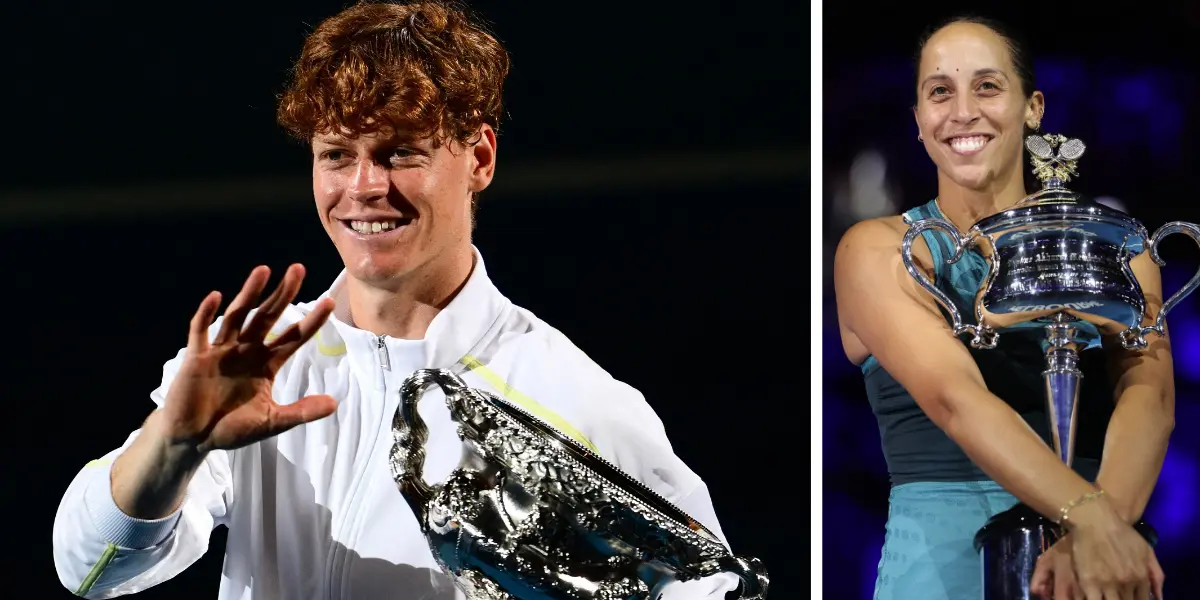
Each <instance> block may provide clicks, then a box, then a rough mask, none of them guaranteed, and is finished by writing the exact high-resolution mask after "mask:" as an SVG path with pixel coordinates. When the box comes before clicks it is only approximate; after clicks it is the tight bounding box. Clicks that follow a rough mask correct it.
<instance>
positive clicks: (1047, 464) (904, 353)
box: [834, 221, 1120, 525]
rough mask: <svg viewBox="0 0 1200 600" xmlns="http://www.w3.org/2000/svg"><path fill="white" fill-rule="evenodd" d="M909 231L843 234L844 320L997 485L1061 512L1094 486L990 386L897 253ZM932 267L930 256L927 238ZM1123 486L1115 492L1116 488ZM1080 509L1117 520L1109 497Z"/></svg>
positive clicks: (838, 286) (869, 225) (1079, 515)
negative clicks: (995, 393) (991, 389)
mask: <svg viewBox="0 0 1200 600" xmlns="http://www.w3.org/2000/svg"><path fill="white" fill-rule="evenodd" d="M902 239H903V234H902V233H901V232H900V231H898V230H897V228H896V227H894V226H892V225H890V224H888V223H887V222H884V221H865V222H862V223H859V224H857V225H855V226H854V227H852V228H851V229H850V230H849V231H848V232H846V234H845V236H844V237H843V238H842V241H841V243H840V244H839V246H838V249H837V255H836V257H835V259H834V286H835V290H836V293H837V305H838V317H839V320H840V322H841V325H842V327H844V328H846V329H848V330H849V331H850V332H852V333H853V334H854V335H855V336H856V337H857V338H858V339H859V340H860V341H861V342H862V343H863V344H864V345H865V346H866V348H867V350H868V351H869V352H870V353H871V354H872V355H874V356H875V358H876V359H877V360H878V361H879V363H880V365H881V366H882V367H883V368H884V369H887V372H888V373H890V374H891V375H892V376H893V377H894V378H895V379H896V381H898V382H899V383H900V384H901V385H903V386H904V388H905V389H906V390H907V391H908V392H909V393H910V394H911V395H912V397H913V398H914V399H915V400H916V401H917V404H918V405H919V406H920V407H921V408H922V410H924V411H925V414H926V415H928V416H929V418H930V419H931V420H932V421H933V422H934V423H935V424H936V425H937V426H938V427H940V428H941V429H942V430H943V431H945V432H946V433H947V435H949V436H950V438H951V439H953V440H954V441H955V442H956V443H957V444H958V445H959V446H960V447H961V448H962V449H963V450H964V451H965V452H966V454H967V456H969V457H970V458H971V460H972V461H974V462H975V464H977V465H979V467H980V468H981V469H983V471H984V472H985V473H987V474H988V476H990V477H991V478H992V479H994V480H995V481H996V482H997V483H999V484H1000V485H1001V486H1003V487H1004V488H1005V489H1007V490H1008V491H1009V492H1010V493H1012V494H1013V495H1014V496H1016V497H1017V498H1019V499H1020V500H1021V501H1022V502H1024V503H1026V504H1027V505H1029V506H1030V507H1032V508H1033V509H1034V510H1036V511H1038V512H1040V513H1041V514H1043V515H1046V516H1047V517H1050V518H1053V519H1057V518H1058V516H1059V511H1060V510H1061V509H1062V507H1064V506H1065V505H1067V504H1068V503H1070V502H1072V501H1074V500H1076V499H1077V498H1080V497H1082V496H1084V495H1085V494H1088V493H1091V492H1092V491H1094V490H1093V488H1092V486H1091V484H1089V483H1088V482H1087V481H1085V480H1084V479H1083V478H1082V477H1080V476H1079V475H1077V474H1075V472H1074V471H1072V470H1071V469H1070V468H1068V467H1067V466H1066V465H1064V464H1063V462H1062V461H1061V460H1060V459H1059V458H1058V457H1057V456H1056V455H1055V454H1054V452H1053V451H1052V450H1051V449H1050V448H1049V447H1048V446H1047V445H1046V444H1045V443H1044V442H1043V441H1042V439H1041V438H1040V437H1038V435H1037V433H1035V432H1034V431H1033V429H1031V428H1030V427H1029V426H1028V425H1027V424H1026V423H1025V421H1024V420H1023V419H1022V418H1021V416H1020V415H1018V414H1017V412H1016V411H1014V410H1013V409H1012V407H1010V406H1009V405H1008V404H1006V403H1005V402H1004V401H1003V400H1001V399H1000V398H998V397H996V396H995V395H994V394H992V393H991V392H989V391H988V389H987V386H986V385H985V384H984V381H983V376H982V375H981V374H980V372H979V368H978V366H977V365H976V364H975V360H974V359H973V358H972V357H971V354H970V352H969V351H968V350H967V347H966V345H965V344H963V343H962V341H960V340H958V339H956V337H955V336H954V334H953V332H952V331H951V329H950V326H949V325H948V324H947V323H946V319H945V318H944V317H943V316H942V315H941V314H940V313H939V312H938V309H937V305H936V303H935V301H934V300H933V298H932V297H931V296H930V295H929V294H928V293H927V292H925V291H924V290H922V289H921V288H920V287H919V286H918V284H917V283H916V282H915V281H913V280H912V278H911V277H910V276H909V275H908V272H907V271H906V270H905V269H904V264H903V261H902V260H901V257H900V244H901V241H902ZM918 247H920V249H921V252H922V253H923V257H922V258H923V260H924V262H925V264H926V266H927V265H928V264H929V262H930V261H931V260H932V259H931V258H930V255H929V253H928V249H927V248H925V246H924V244H923V242H919V243H918V244H914V249H917V248H918ZM1119 493H1120V492H1119V491H1118V494H1119ZM1093 504H1094V505H1096V506H1095V507H1093V508H1095V509H1096V510H1074V511H1072V512H1071V519H1072V522H1075V523H1077V524H1078V525H1083V523H1080V522H1079V521H1078V520H1077V519H1085V518H1086V519H1093V518H1094V519H1097V520H1098V521H1099V522H1105V524H1106V525H1108V524H1109V523H1107V522H1108V521H1110V520H1111V521H1116V520H1117V518H1118V517H1117V515H1116V514H1115V513H1114V512H1113V511H1112V509H1110V508H1107V504H1108V503H1106V502H1098V503H1095V502H1094V503H1089V506H1090V505H1093Z"/></svg>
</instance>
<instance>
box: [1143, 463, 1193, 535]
mask: <svg viewBox="0 0 1200 600" xmlns="http://www.w3.org/2000/svg"><path fill="white" fill-rule="evenodd" d="M1190 452H1194V450H1191V449H1189V450H1187V451H1185V452H1179V451H1174V448H1172V450H1171V451H1168V452H1167V458H1166V460H1165V461H1163V468H1162V474H1161V475H1160V476H1159V478H1158V485H1157V486H1156V487H1155V494H1154V500H1155V501H1154V502H1153V503H1152V504H1151V506H1150V507H1149V510H1147V513H1146V518H1147V520H1148V521H1149V522H1150V524H1151V525H1153V526H1154V528H1155V529H1157V530H1158V537H1159V543H1160V544H1162V545H1175V544H1176V543H1181V542H1182V543H1187V542H1189V541H1191V535H1192V534H1191V532H1190V531H1188V527H1190V526H1191V524H1192V521H1194V520H1195V518H1196V505H1197V502H1198V501H1200V498H1197V494H1196V483H1197V482H1196V461H1195V459H1194V458H1192V456H1191V455H1190V454H1189V453H1190Z"/></svg>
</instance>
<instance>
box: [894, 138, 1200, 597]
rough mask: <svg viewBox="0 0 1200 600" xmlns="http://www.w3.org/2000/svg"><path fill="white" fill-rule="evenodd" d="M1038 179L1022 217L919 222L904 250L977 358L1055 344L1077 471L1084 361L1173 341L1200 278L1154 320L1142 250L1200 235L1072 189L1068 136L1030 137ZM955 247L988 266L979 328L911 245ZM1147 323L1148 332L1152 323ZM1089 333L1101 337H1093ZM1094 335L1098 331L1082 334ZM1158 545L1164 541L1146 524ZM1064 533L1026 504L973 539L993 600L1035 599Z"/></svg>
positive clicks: (1058, 418) (1050, 388) (1049, 371)
mask: <svg viewBox="0 0 1200 600" xmlns="http://www.w3.org/2000/svg"><path fill="white" fill-rule="evenodd" d="M1025 147H1026V149H1027V150H1028V151H1029V153H1030V155H1031V160H1032V161H1033V165H1034V173H1035V174H1036V175H1037V176H1038V178H1039V179H1040V180H1041V181H1042V184H1043V189H1042V190H1041V191H1038V192H1036V193H1034V194H1033V195H1031V196H1029V197H1027V198H1025V199H1024V200H1022V201H1021V202H1020V203H1018V204H1017V205H1015V206H1013V207H1012V208H1010V209H1008V210H1005V211H1003V212H1000V213H998V214H995V215H992V216H990V217H986V218H984V219H982V220H980V221H979V222H978V223H975V224H974V225H973V226H972V227H971V228H970V229H969V230H968V231H966V232H963V233H960V232H959V231H958V229H956V228H955V226H954V225H953V224H952V223H950V222H949V221H947V220H945V219H922V220H919V221H916V222H913V223H911V224H910V226H909V229H908V232H907V234H906V235H905V237H904V243H903V247H902V252H903V258H904V265H905V267H906V268H907V270H908V272H909V274H910V275H911V276H912V277H914V278H915V279H916V280H917V282H918V283H919V284H920V285H921V287H923V288H924V289H925V290H927V291H928V292H929V293H930V294H932V295H933V297H934V298H936V299H937V301H938V302H939V303H940V304H941V305H942V307H944V308H945V310H946V312H947V313H948V314H949V316H950V320H951V321H952V326H953V329H954V333H955V334H956V335H963V334H970V336H971V339H970V344H971V346H972V347H974V348H980V349H992V348H995V347H996V343H997V338H998V335H999V333H1000V332H1001V331H1014V330H1018V329H1027V328H1040V329H1042V330H1043V331H1044V333H1045V337H1044V340H1043V342H1042V347H1043V349H1044V351H1045V370H1044V371H1043V376H1044V380H1045V390H1046V396H1047V398H1046V399H1047V414H1048V416H1049V421H1050V423H1049V425H1050V437H1051V441H1052V444H1053V447H1054V450H1055V451H1056V452H1057V453H1058V456H1059V458H1061V459H1062V461H1063V462H1064V463H1066V464H1067V465H1071V463H1072V460H1073V458H1074V450H1075V425H1076V415H1077V403H1078V400H1079V391H1080V381H1081V379H1082V377H1083V374H1082V373H1081V372H1080V370H1079V351H1080V350H1081V349H1082V348H1083V347H1086V345H1087V344H1088V343H1090V342H1091V341H1093V340H1094V339H1095V337H1096V334H1097V333H1099V334H1102V335H1108V334H1119V335H1120V340H1121V343H1122V345H1123V346H1124V347H1125V348H1126V349H1130V350H1140V349H1144V348H1146V347H1147V336H1151V335H1157V336H1162V335H1164V327H1165V323H1166V317H1167V313H1168V312H1170V310H1171V309H1172V308H1173V307H1175V306H1176V305H1177V304H1178V303H1179V302H1180V301H1181V300H1183V299H1184V298H1185V297H1186V296H1188V295H1189V294H1191V293H1192V292H1193V291H1195V290H1196V288H1197V287H1198V286H1200V273H1197V274H1196V275H1195V276H1194V277H1192V279H1191V281H1189V282H1188V283H1187V285H1186V286H1184V288H1183V289H1182V290H1180V291H1179V292H1177V293H1176V294H1175V295H1174V296H1172V297H1171V298H1170V299H1169V300H1168V301H1167V302H1165V303H1164V304H1163V305H1162V308H1161V309H1160V310H1159V311H1158V313H1157V314H1156V315H1147V305H1146V298H1145V296H1144V295H1143V293H1142V290H1141V287H1140V286H1139V284H1138V281H1137V278H1136V277H1135V276H1134V273H1133V271H1132V269H1131V268H1130V265H1129V263H1130V260H1132V259H1133V258H1134V257H1136V256H1138V255H1140V254H1141V253H1143V252H1150V256H1151V257H1152V258H1153V259H1154V261H1155V262H1156V263H1158V264H1159V265H1164V263H1163V261H1162V259H1161V258H1160V256H1159V254H1158V248H1159V244H1160V243H1161V242H1162V240H1163V238H1166V237H1167V236H1170V235H1173V234H1176V233H1183V234H1185V235H1187V236H1189V237H1191V238H1192V239H1193V240H1195V241H1196V243H1197V244H1200V228H1198V227H1197V226H1196V225H1194V224H1192V223H1184V222H1172V223H1167V224H1166V225H1163V226H1162V227H1161V228H1160V229H1158V231H1156V232H1155V233H1154V235H1150V234H1149V233H1148V232H1147V230H1146V228H1145V227H1144V226H1143V225H1142V224H1141V223H1140V222H1139V221H1137V220H1136V219H1134V218H1132V217H1130V216H1129V215H1127V214H1125V213H1123V212H1121V211H1117V210H1114V209H1111V208H1108V207H1105V206H1102V205H1100V204H1096V203H1093V202H1090V201H1088V200H1087V199H1085V198H1084V197H1082V196H1080V195H1079V194H1076V193H1074V192H1072V191H1070V190H1068V189H1067V188H1066V187H1065V184H1066V182H1067V181H1069V180H1070V179H1071V177H1072V176H1074V175H1075V174H1076V161H1078V159H1079V158H1080V157H1081V156H1082V155H1083V152H1084V150H1085V146H1084V144H1083V142H1081V141H1080V140H1077V139H1067V138H1066V137H1064V136H1061V135H1031V136H1029V137H1027V138H1026V140H1025ZM929 230H938V231H940V232H942V233H945V234H946V235H947V236H949V237H950V239H951V240H952V242H953V244H954V249H955V253H954V255H953V256H952V257H951V258H949V259H948V262H949V263H955V262H957V261H958V260H960V259H961V258H962V257H963V255H964V253H966V252H968V251H976V252H978V253H979V254H980V255H981V256H983V258H984V259H985V261H986V262H987V263H988V273H987V276H986V277H985V279H984V282H983V284H982V285H981V287H980V289H979V290H978V292H977V294H976V296H975V299H974V300H975V301H974V313H975V314H974V321H975V322H974V323H973V324H966V323H964V322H963V319H962V315H961V313H960V311H959V310H958V308H957V307H956V306H955V304H954V303H953V302H952V301H951V300H950V298H949V296H947V295H946V294H945V293H944V292H943V291H942V290H941V289H939V288H938V287H937V286H936V285H934V283H933V282H931V281H930V280H929V278H928V277H927V276H926V275H925V274H924V273H923V272H922V271H921V269H920V268H918V267H917V265H916V264H915V263H914V261H913V256H912V245H913V242H914V241H916V239H917V237H918V236H920V235H921V234H922V233H923V232H925V231H929ZM1147 323H1149V324H1147ZM1084 324H1090V325H1092V326H1094V329H1093V328H1090V327H1089V328H1085V327H1084ZM1085 329H1088V330H1089V331H1088V332H1085V331H1084V330H1085ZM1137 528H1138V530H1139V531H1140V532H1141V533H1142V535H1143V536H1144V537H1146V539H1147V540H1149V541H1150V543H1151V544H1154V543H1155V541H1156V537H1155V534H1154V531H1153V529H1152V528H1150V527H1149V525H1147V524H1145V523H1139V524H1138V525H1137ZM1061 534H1062V531H1061V529H1060V528H1059V527H1058V525H1057V524H1056V523H1055V522H1054V521H1051V520H1050V519H1047V518H1045V517H1044V516H1042V515H1039V514H1037V513H1036V512H1034V511H1033V510H1032V509H1030V508H1028V507H1027V506H1025V505H1023V504H1020V505H1017V506H1016V507H1014V508H1013V509H1011V510H1009V511H1006V512H1005V513H1001V514H999V515H996V516H995V517H993V518H992V519H991V520H989V522H988V524H987V525H985V526H984V527H983V529H981V530H980V531H979V533H978V534H977V535H976V537H975V548H976V550H977V551H979V553H980V560H981V561H982V567H983V589H984V593H983V597H984V600H1027V599H1029V598H1032V597H1033V595H1032V594H1031V593H1030V590H1029V584H1030V579H1031V577H1032V575H1033V570H1034V567H1035V566H1036V563H1037V558H1038V556H1039V555H1041V553H1042V552H1044V551H1045V549H1047V548H1049V547H1050V545H1051V544H1053V543H1054V541H1056V540H1057V539H1058V538H1059V537H1060V536H1061Z"/></svg>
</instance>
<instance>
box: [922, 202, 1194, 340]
mask: <svg viewBox="0 0 1200 600" xmlns="http://www.w3.org/2000/svg"><path fill="white" fill-rule="evenodd" d="M930 229H936V230H939V231H942V232H944V233H945V234H947V235H949V236H950V240H951V241H952V242H954V256H951V257H950V258H949V259H947V260H946V264H948V265H949V264H954V263H956V262H958V261H959V259H961V258H962V257H963V253H964V252H966V250H967V248H969V247H970V246H972V245H973V244H975V242H976V241H977V240H978V239H979V236H978V234H972V235H971V236H970V237H964V236H963V235H961V234H960V233H959V232H958V229H957V228H955V227H954V225H953V224H952V223H950V222H949V221H947V220H945V219H921V220H919V221H915V222H913V223H912V224H911V225H910V226H909V228H908V233H906V234H904V243H903V244H902V245H901V248H900V251H901V254H902V258H903V259H904V268H905V269H907V270H908V274H909V275H911V276H912V278H913V279H915V280H917V283H919V284H920V285H921V287H922V288H925V291H927V292H929V293H930V294H932V295H933V297H934V299H936V300H937V301H938V304H941V305H942V308H945V309H946V312H948V313H950V320H951V321H952V324H951V326H952V327H953V328H954V335H956V336H958V335H962V334H964V333H970V334H971V335H972V339H971V347H973V348H979V349H983V350H990V349H992V348H995V347H996V342H997V338H998V337H999V336H998V334H997V333H996V330H994V329H992V328H991V327H988V326H987V325H984V324H983V319H979V323H978V324H976V325H964V324H963V321H962V315H961V314H960V313H959V311H958V307H956V306H954V303H953V302H951V300H950V297H949V296H947V295H946V293H945V292H943V291H942V290H939V289H938V288H937V286H936V285H934V284H933V282H932V281H930V280H929V278H928V277H926V276H925V273H923V272H922V271H921V269H920V268H918V267H917V264H916V262H915V261H913V256H912V245H913V242H914V241H916V239H917V236H919V235H921V234H922V233H924V232H925V231H927V230H930ZM1198 241H1200V240H1198ZM994 269H995V265H994V261H989V262H988V274H987V276H986V277H985V278H984V280H985V281H990V280H991V278H992V276H993V275H995V273H994Z"/></svg>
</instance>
